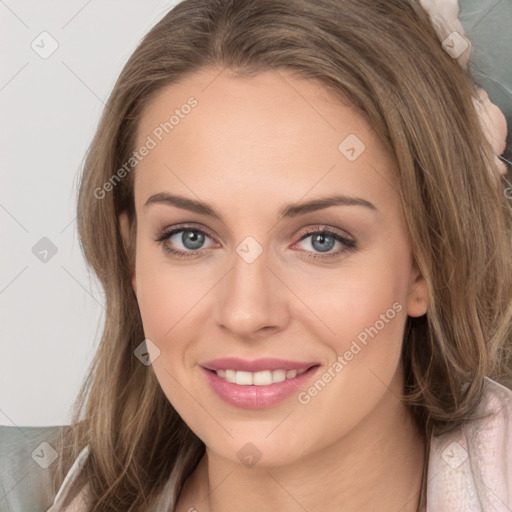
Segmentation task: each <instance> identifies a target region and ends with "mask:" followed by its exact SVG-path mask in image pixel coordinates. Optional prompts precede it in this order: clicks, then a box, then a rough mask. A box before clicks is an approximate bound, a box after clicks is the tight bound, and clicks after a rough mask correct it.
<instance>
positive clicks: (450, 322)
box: [55, 0, 512, 512]
mask: <svg viewBox="0 0 512 512" xmlns="http://www.w3.org/2000/svg"><path fill="white" fill-rule="evenodd" d="M206 67H215V68H219V69H224V70H226V72H230V73H233V74H239V75H244V76H255V75H256V74H257V73H260V72H262V71H267V70H276V71H279V70H286V71H288V72H291V73H292V74H293V75H294V76H296V77H297V78H304V79H313V80H316V81H317V82H318V84H319V85H321V86H322V87H324V88H325V89H326V90H329V91H330V92H331V93H333V94H334V95H335V96H336V97H338V98H339V99H340V101H342V102H344V103H347V104H349V105H351V106H352V107H354V108H355V109H357V110H358V112H360V114H361V115H362V116H364V118H365V119H366V120H367V121H368V123H369V125H370V126H371V127H372V128H373V130H374V131H375V133H376V135H377V136H378V137H379V139H380V140H381V141H382V142H383V143H384V144H385V146H386V148H387V149H388V150H389V152H390V154H391V155H393V157H394V158H395V160H396V173H397V177H398V183H399V190H398V197H399V198H400V201H401V206H402V210H403V215H404V219H405V223H406V227H407V230H408V235H409V237H410V241H411V244H412V249H413V254H414V257H415V260H416V262H417V264H418V266H419V268H420V270H421V272H422V274H423V276H424V277H425V279H426V280H427V283H428V288H429V295H430V305H429V308H428V311H427V314H426V315H424V316H422V317H419V318H411V317H409V318H408V320H407V324H406V328H405V333H404V340H403V354H402V357H403V364H404V368H405V379H406V382H405V389H404V400H405V402H406V403H407V404H408V406H409V408H410V410H411V413H412V415H413V417H414V418H415V420H416V421H417V423H418V425H419V426H420V428H421V430H422V432H424V433H425V436H426V439H427V440H428V439H429V436H430V435H431V434H432V433H439V432H441V431H443V430H447V429H450V428H453V427H454V426H457V425H459V424H460V423H462V422H463V421H465V420H467V419H468V418H469V417H470V416H471V414H472V412H473V411H474V409H475V407H476V405H477V404H478V402H479V400H480V399H481V396H482V392H483V389H484V377H485V376H489V377H491V378H493V379H495V380H497V381H499V382H501V383H503V384H505V385H506V386H509V387H510V386H511V382H510V376H511V370H510V350H511V324H512V322H511V316H512V300H511V299H512V277H511V272H510V270H511V267H512V266H511V262H512V252H511V251H512V249H511V240H512V217H511V211H510V205H509V204H508V203H507V200H506V198H505V195H504V193H503V190H504V184H503V183H502V181H501V180H499V179H496V178H495V177H493V176H492V174H491V172H490V166H491V165H493V164H492V155H491V150H490V147H489V146H488V144H487V141H486V140H485V137H484V135H483V133H482V131H481V128H480V125H479V121H478V118H477V115H476V111H475V108H474V105H473V103H472V97H474V96H476V94H475V85H474V82H473V80H472V78H471V76H470V75H469V73H468V72H465V71H463V70H462V69H461V67H460V66H459V65H458V63H457V61H455V60H453V59H452V58H451V57H450V56H449V55H448V54H447V53H446V52H445V51H444V50H443V49H442V47H441V44H440V42H439V40H438V38H437V35H436V33H435V31H434V29H433V27H432V25H431V23H430V21H429V18H428V16H427V14H426V13H425V12H424V11H423V9H422V8H421V7H420V5H419V3H418V2H417V1H413V0H314V1H311V0H310V1H307V0H185V1H183V2H181V3H180V4H178V5H177V6H176V7H174V8H173V9H172V10H171V11H169V12H168V13H167V14H166V15H165V16H164V17H163V19H162V20H161V21H160V22H159V23H157V25H156V26H155V27H154V28H152V30H151V31H150V32H149V33H148V34H147V35H146V36H145V37H144V39H143V40H142V42H141V43H140V44H139V46H138V47H137V49H136V50H135V52H134V53H133V55H132V56H131V57H130V59H129V60H128V62H127V64H126V65H125V67H124V69H123V70H122V72H121V74H120V76H119V79H118V80H117V83H116V84H115V86H114V89H113V91H112V93H111V95H110V97H109V99H108V102H107V105H106V108H105V110H104V112H103V116H102V118H101V121H100V124H99V126H98V129H97V132H96V135H95V137H94V139H93V141H92V143H91V146H90V149H89V152H88V154H87V157H86V160H85V165H84V169H83V175H82V178H81V183H80V190H79V199H78V208H77V214H78V231H79V236H80V241H81V245H82V248H83V251H84V254H85V258H86V260H87V262H88V264H89V265H90V266H91V267H92V269H93V271H94V272H95V273H96V275H97V276H98V278H99V280H100V281H101V284H102V285H103V288H104V291H105V298H106V312H107V313H106V315H105V325H104V330H103V336H102V339H101V343H100V345H99V348H98V351H97V353H96V355H95V358H94V361H93V363H92V366H91V369H90V373H89V375H88V377H87V379H86V381H85V382H84V385H83V388H82V390H81V393H80V396H79V397H78V400H77V402H76V407H75V412H74V417H73V421H72V425H71V428H70V430H69V436H68V439H67V441H66V443H65V444H64V445H63V447H62V453H61V454H62V456H61V458H60V465H59V472H58V474H57V475H56V480H55V481H56V486H58V485H59V484H60V483H61V482H62V480H63V478H64V475H65V473H66V471H67V470H68V469H69V467H70V466H71V463H72V461H73V460H74V458H75V457H76V456H77V454H78V453H79V451H80V450H81V449H82V448H83V447H84V446H86V445H89V446H90V450H91V451H90V456H89V457H88V459H87V462H86V464H85V466H84V469H83V472H82V475H81V479H80V480H79V485H78V486H77V488H76V489H75V491H77V490H78V487H79V486H80V485H82V484H83V483H85V482H88V483H89V484H90V488H91V496H90V501H91V511H100V510H101V511H103V512H105V511H121V510H122V511H124V512H126V511H129V512H135V511H143V510H144V511H146V510H148V507H150V505H151V503H153V502H154V500H155V498H156V496H157V495H158V494H159V493H160V492H161V490H162V488H163V486H164V484H165V483H166V481H167V479H168V477H169V475H170V472H171V470H173V468H174V467H175V465H177V464H179V469H180V471H181V472H180V477H179V478H178V480H177V482H176V487H175V495H176V496H178V494H179V492H180V489H181V488H182V485H183V483H184V481H185V479H186V478H187V477H188V476H189V475H190V474H191V472H192V471H193V470H194V468H195V467H196V465H197V463H198V462H199V460H200V459H201V457H202V455H203V454H204V450H205V446H204V443H203V442H202V441H201V440H200V439H199V438H197V436H196V435H195V434H194V433H193V432H192V431H191V430H190V429H189V427H188V426H187V425H186V424H185V423H184V421H183V420H182V419H181V417H180V416H179V415H178V414H177V412H176V411H175V410H174V408H173V407H172V406H171V404H170V403H169V401H168V399H167V398H166V397H165V395H164V393H163V391H162V390H161V388H160V386H159V383H158V381H157V379H156V377H155V374H154V371H153V369H152V367H151V366H145V365H143V364H141V363H140V361H139V360H138V359H137V358H136V357H134V350H135V348H136V347H137V346H138V345H139V344H140V343H141V342H142V340H144V338H145V336H144V332H143V328H142V322H141V318H140V313H139V309H138V306H137V301H136V297H135V295H134V292H133V289H132V285H131V279H130V265H131V264H133V258H134V247H133V244H132V245H130V246H129V247H125V245H124V243H123V238H122V236H121V233H120V229H119V220H118V219H119V215H120V213H121V212H123V211H126V212H127V213H128V215H129V218H130V221H131V226H132V234H133V235H135V226H136V218H135V209H134V198H133V176H134V173H135V172H136V169H135V170H133V171H131V172H130V173H128V175H127V176H126V177H125V178H123V179H122V180H121V181H120V182H119V183H118V184H116V186H115V187H113V190H111V191H109V192H108V193H106V194H105V196H104V197H103V198H102V199H97V198H96V196H95V193H94V192H95V190H97V189H98V188H100V187H102V186H103V184H104V183H105V182H107V181H108V180H109V179H111V177H112V176H113V175H114V174H115V173H116V171H117V170H118V169H119V168H120V167H122V166H123V165H124V163H125V162H126V161H128V159H129V158H130V156H131V154H132V153H133V151H134V149H135V148H134V144H135V136H136V132H137V127H138V124H139V121H140V119H141V115H142V113H143V111H144V107H145V106H146V105H147V104H148V101H149V100H150V99H151V98H153V97H154V96H155V95H156V94H157V93H158V92H159V91H160V90H162V89H163V88H164V87H165V86H168V85H171V84H175V83H177V82H178V81H180V80H183V79H184V78H186V77H187V76H189V75H190V74H192V73H194V72H196V71H198V70H200V69H202V68H206ZM198 108H200V105H199V107H198ZM185 122H186V121H185ZM133 238H134V236H133V237H132V241H133ZM426 462H428V461H426ZM424 493H425V483H424V487H423V497H424ZM422 503H423V505H424V501H422Z"/></svg>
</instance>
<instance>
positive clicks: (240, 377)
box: [235, 372, 252, 386]
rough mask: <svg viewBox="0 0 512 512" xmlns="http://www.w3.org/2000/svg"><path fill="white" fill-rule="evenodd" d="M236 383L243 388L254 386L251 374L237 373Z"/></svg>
mask: <svg viewBox="0 0 512 512" xmlns="http://www.w3.org/2000/svg"><path fill="white" fill-rule="evenodd" d="M235 382H236V383H237V384H240V385H242V386H250V385H251V384H252V373H251V372H236V376H235Z"/></svg>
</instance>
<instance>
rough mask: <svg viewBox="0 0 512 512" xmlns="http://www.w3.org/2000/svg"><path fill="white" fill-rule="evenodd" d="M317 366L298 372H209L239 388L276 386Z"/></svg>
mask: <svg viewBox="0 0 512 512" xmlns="http://www.w3.org/2000/svg"><path fill="white" fill-rule="evenodd" d="M316 366H317V365H314V366H310V367H307V368H302V369H300V370H284V369H277V370H263V371H259V372H246V371H241V370H232V369H225V370H224V369H219V370H209V371H210V372H211V373H215V374H216V375H217V376H218V377H220V378H221V379H224V380H225V381H227V382H231V383H232V384H238V385H240V386H269V385H270V384H276V383H278V382H283V381H285V380H291V379H295V378H296V377H298V376H299V375H302V374H303V373H306V372H307V371H308V370H310V369H312V368H316Z"/></svg>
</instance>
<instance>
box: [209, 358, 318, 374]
mask: <svg viewBox="0 0 512 512" xmlns="http://www.w3.org/2000/svg"><path fill="white" fill-rule="evenodd" d="M317 364H318V363H315V362H301V361H288V360H285V359H274V358H268V357H267V358H262V359H255V360H253V361H247V360H245V359H240V358H238V357H223V358H221V359H213V360H212V361H207V362H205V363H202V364H201V365H200V366H202V367H203V368H207V369H208V370H236V371H242V372H261V371H264V370H302V369H308V368H310V367H312V366H316V365H317Z"/></svg>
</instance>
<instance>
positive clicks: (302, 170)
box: [135, 68, 396, 201]
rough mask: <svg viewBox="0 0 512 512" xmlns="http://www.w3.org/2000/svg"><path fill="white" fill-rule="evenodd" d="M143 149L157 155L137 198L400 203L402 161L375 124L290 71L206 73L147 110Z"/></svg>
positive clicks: (140, 174)
mask: <svg viewBox="0 0 512 512" xmlns="http://www.w3.org/2000/svg"><path fill="white" fill-rule="evenodd" d="M136 140H137V142H136V148H140V147H142V146H144V145H145V144H146V145H151V146H152V149H151V150H150V151H148V152H147V155H146V156H145V157H144V158H143V159H142V160H141V161H140V162H139V164H138V165H137V167H136V173H135V175H136V179H135V183H136V196H137V195H138V192H137V190H139V194H142V193H144V194H146V195H147V194H148V193H149V192H159V191H160V190H156V189H162V190H164V189H166V188H167V189H168V188H175V187H178V188H180V189H181V190H186V189H187V188H188V189H189V193H190V191H192V192H193V193H195V194H196V195H198V196H209V195H210V194H211V193H212V192H213V191H216V190H217V191H219V192H222V193H225V192H226V187H234V188H236V189H237V191H238V192H240V191H241V189H244V190H246V191H247V192H249V191H250V192H251V195H250V196H249V195H248V196H247V198H246V199H248V200H249V201H250V200H251V198H252V199H254V200H255V201H258V200H261V199H262V198H265V199H266V200H268V199H269V198H271V197H274V196H275V197H276V199H277V197H278V195H279V193H280V192H279V191H283V190H284V191H287V192H288V194H287V196H288V197H287V198H288V199H291V200H294V199H295V200H298V199H299V198H301V197H302V196H304V195H305V194H307V193H308V191H309V190H312V189H315V190H318V192H320V191H322V192H325V191H332V188H333V187H334V188H336V189H340V190H341V189H345V190H343V191H344V192H346V193H349V194H354V195H356V194H359V195H360V194H361V192H362V191H363V190H366V191H367V194H369V195H371V194H372V192H371V189H375V193H379V194H380V195H382V194H383V193H384V194H385V193H388V194H390V199H393V200H396V186H395V184H394V175H393V173H392V172H391V170H392V166H393V160H392V157H391V155H390V154H389V153H388V152H387V151H386V150H385V149H384V147H383V146H382V145H381V143H380V141H379V140H378V138H377V137H376V135H375V133H373V131H372V130H371V127H370V126H369V125H368V123H367V122H366V121H365V119H364V118H363V117H362V116H361V115H360V114H359V113H358V112H357V111H356V110H355V109H353V108H351V107H350V106H348V105H346V104H343V103H342V102H341V101H340V100H339V99H338V98H335V97H334V96H333V95H331V94H329V93H328V92H327V91H326V90H325V89H324V88H323V87H322V86H321V85H320V84H319V83H318V82H316V81H314V80H305V79H298V78H296V77H293V76H292V75H291V74H289V73H287V72H286V71H283V70H280V71H279V72H276V71H268V72H264V73H260V74H258V75H255V76H250V77H248V76H245V77H244V76H235V75H233V74H231V73H230V72H229V71H227V70H220V69H215V68H206V69H203V70H201V71H199V72H196V73H195V74H193V75H191V76H189V77H187V79H185V80H183V81H181V82H180V83H177V84H172V85H169V86H167V87H165V88H163V89H162V90H160V91H159V92H158V93H157V94H156V95H155V97H154V98H153V99H152V100H151V101H150V102H149V103H148V105H146V107H145V109H144V112H143V115H142V117H141V119H140V121H139V126H138V130H137V139H136ZM149 141H151V142H150V143H149V144H148V142H149ZM384 188H386V189H387V191H386V190H383V189H384ZM312 191H313V190H312ZM374 199H376V198H375V197H374ZM141 200H142V199H141Z"/></svg>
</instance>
